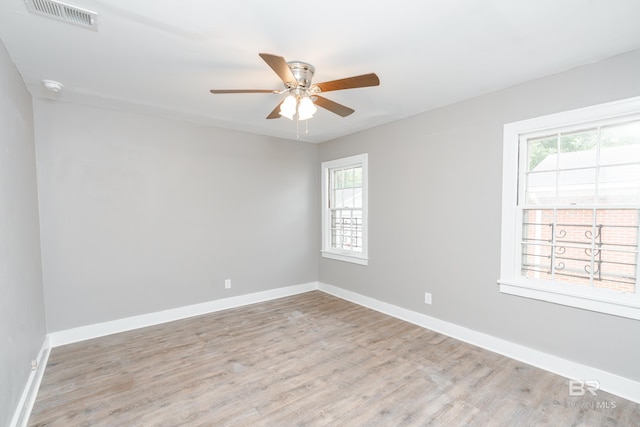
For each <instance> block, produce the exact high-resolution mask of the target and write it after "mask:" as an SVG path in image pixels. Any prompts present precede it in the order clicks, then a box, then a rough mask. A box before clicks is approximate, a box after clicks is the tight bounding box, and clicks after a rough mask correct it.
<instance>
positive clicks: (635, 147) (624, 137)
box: [600, 121, 640, 165]
mask: <svg viewBox="0 0 640 427" xmlns="http://www.w3.org/2000/svg"><path fill="white" fill-rule="evenodd" d="M600 139H601V141H600V147H601V148H600V164H602V165H612V164H621V163H628V162H629V161H630V160H632V159H633V161H635V162H638V161H640V121H635V122H630V123H624V124H620V125H616V126H605V127H603V128H602V130H601V136H600Z"/></svg>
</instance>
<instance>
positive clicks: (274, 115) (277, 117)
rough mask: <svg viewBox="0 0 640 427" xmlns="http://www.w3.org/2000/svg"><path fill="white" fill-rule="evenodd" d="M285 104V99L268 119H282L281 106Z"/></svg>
mask: <svg viewBox="0 0 640 427" xmlns="http://www.w3.org/2000/svg"><path fill="white" fill-rule="evenodd" d="M283 102H284V99H283V100H282V101H280V103H279V104H278V105H277V106H276V108H274V109H273V111H272V112H270V113H269V115H268V116H267V119H279V118H280V106H281V105H282V103H283Z"/></svg>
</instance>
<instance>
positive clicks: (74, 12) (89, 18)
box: [24, 0, 98, 31]
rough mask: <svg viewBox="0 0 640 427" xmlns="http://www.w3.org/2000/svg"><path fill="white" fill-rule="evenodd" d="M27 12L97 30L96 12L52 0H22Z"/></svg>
mask: <svg viewBox="0 0 640 427" xmlns="http://www.w3.org/2000/svg"><path fill="white" fill-rule="evenodd" d="M24 2H25V4H26V5H27V9H29V12H31V13H34V14H36V15H40V16H45V17H47V18H52V19H56V20H58V21H63V22H66V23H68V24H73V25H77V26H80V27H82V28H86V29H89V30H93V31H98V14H97V13H96V12H91V11H90V10H85V9H81V8H79V7H76V6H71V5H69V4H66V3H62V2H59V1H54V0H24Z"/></svg>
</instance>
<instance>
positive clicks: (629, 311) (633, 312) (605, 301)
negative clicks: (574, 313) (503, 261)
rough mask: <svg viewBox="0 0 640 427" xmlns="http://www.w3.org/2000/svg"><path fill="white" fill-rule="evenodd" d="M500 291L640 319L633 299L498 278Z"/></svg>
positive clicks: (639, 305) (638, 309)
mask: <svg viewBox="0 0 640 427" xmlns="http://www.w3.org/2000/svg"><path fill="white" fill-rule="evenodd" d="M498 284H499V285H500V292H502V293H504V294H510V295H517V296H521V297H527V298H533V299H537V300H541V301H547V302H552V303H555V304H562V305H566V306H569V307H576V308H582V309H585V310H591V311H597V312H600V313H605V314H613V315H614V316H620V317H627V318H629V319H636V320H640V304H639V303H637V302H633V301H622V300H618V299H613V298H598V297H595V296H593V297H592V296H588V295H584V294H579V293H576V292H570V291H566V290H564V289H560V290H555V289H554V290H551V289H548V288H545V287H542V286H535V285H533V286H532V285H530V284H526V285H525V284H522V283H517V282H513V281H507V280H498Z"/></svg>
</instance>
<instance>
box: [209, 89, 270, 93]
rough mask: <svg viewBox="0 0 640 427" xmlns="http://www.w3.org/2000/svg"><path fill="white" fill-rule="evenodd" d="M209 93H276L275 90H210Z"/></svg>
mask: <svg viewBox="0 0 640 427" xmlns="http://www.w3.org/2000/svg"><path fill="white" fill-rule="evenodd" d="M209 92H211V93H217V94H220V93H278V91H277V90H269V89H211V90H210V91H209Z"/></svg>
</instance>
